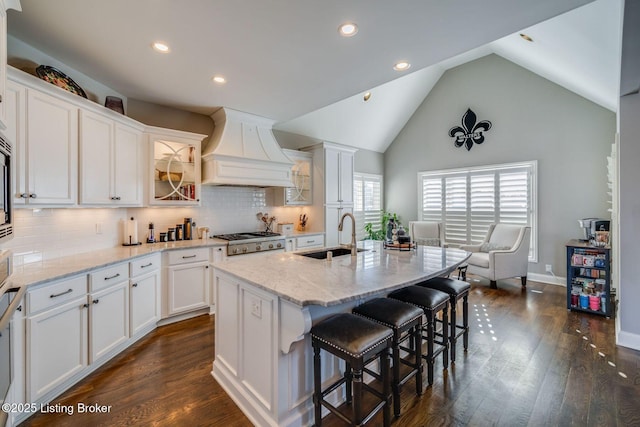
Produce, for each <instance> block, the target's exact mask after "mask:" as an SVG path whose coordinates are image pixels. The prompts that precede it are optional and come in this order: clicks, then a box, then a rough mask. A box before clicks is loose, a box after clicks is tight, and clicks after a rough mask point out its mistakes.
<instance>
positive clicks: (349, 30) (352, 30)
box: [338, 22, 358, 37]
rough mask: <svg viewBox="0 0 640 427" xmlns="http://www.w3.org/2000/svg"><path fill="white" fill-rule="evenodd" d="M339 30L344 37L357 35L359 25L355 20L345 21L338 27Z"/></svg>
mask: <svg viewBox="0 0 640 427" xmlns="http://www.w3.org/2000/svg"><path fill="white" fill-rule="evenodd" d="M338 32H339V33H340V35H341V36H343V37H351V36H355V35H356V33H357V32H358V26H357V25H356V24H354V23H353V22H345V23H344V24H342V25H340V26H339V27H338Z"/></svg>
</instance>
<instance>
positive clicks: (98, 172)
mask: <svg viewBox="0 0 640 427" xmlns="http://www.w3.org/2000/svg"><path fill="white" fill-rule="evenodd" d="M142 129H143V126H142V125H138V126H131V125H129V124H125V123H120V122H119V121H116V120H114V119H112V118H110V117H107V116H104V115H101V114H97V113H94V112H91V111H86V110H83V111H81V112H80V204H83V205H86V204H88V205H109V206H142V204H143V187H144V185H143V182H144V181H143V180H144V175H143V165H144V160H143V157H142Z"/></svg>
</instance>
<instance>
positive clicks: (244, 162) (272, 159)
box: [202, 108, 293, 187]
mask: <svg viewBox="0 0 640 427" xmlns="http://www.w3.org/2000/svg"><path fill="white" fill-rule="evenodd" d="M211 117H212V118H213V122H214V124H215V129H214V131H213V135H211V139H210V140H209V143H208V144H207V145H205V146H204V148H203V149H202V184H208V185H240V186H252V187H292V186H293V183H292V182H291V166H292V165H293V162H292V161H291V160H290V159H289V158H288V157H287V156H286V155H285V154H284V153H283V152H282V149H281V148H280V146H279V145H278V142H277V141H276V139H275V138H274V136H273V133H272V132H271V128H272V127H273V123H274V121H273V120H269V119H266V118H264V117H259V116H256V115H253V114H248V113H243V112H240V111H236V110H231V109H229V108H220V109H219V110H218V111H216V112H215V113H213V115H212V116H211Z"/></svg>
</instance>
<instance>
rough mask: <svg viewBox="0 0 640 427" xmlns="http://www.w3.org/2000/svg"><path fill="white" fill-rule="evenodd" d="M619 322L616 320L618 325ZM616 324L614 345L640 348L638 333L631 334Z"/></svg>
mask: <svg viewBox="0 0 640 427" xmlns="http://www.w3.org/2000/svg"><path fill="white" fill-rule="evenodd" d="M619 324H620V323H619V322H618V325H619ZM618 325H616V329H617V332H618V333H617V334H616V345H619V346H622V347H627V348H631V349H633V350H640V335H638V334H632V333H631V332H625V331H621V330H620V329H618V328H619V326H618Z"/></svg>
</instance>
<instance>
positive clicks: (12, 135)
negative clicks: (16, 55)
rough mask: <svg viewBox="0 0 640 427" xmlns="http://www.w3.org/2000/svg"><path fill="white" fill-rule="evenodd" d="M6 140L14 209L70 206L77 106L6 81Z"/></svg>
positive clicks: (75, 167)
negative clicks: (10, 153)
mask: <svg viewBox="0 0 640 427" xmlns="http://www.w3.org/2000/svg"><path fill="white" fill-rule="evenodd" d="M3 103H6V104H7V105H6V106H7V107H8V108H7V109H6V110H5V111H6V113H7V116H6V118H7V131H6V134H7V137H8V138H9V139H10V140H11V141H12V142H13V144H14V147H15V149H14V152H15V155H14V156H13V158H14V164H13V172H14V175H13V177H14V179H13V187H14V191H13V195H14V198H13V203H14V205H15V206H34V205H38V206H40V205H73V204H75V203H76V200H77V187H78V107H76V106H75V105H73V104H71V103H69V102H66V101H64V100H62V99H60V98H57V97H54V96H51V95H48V94H46V93H43V92H40V91H37V90H34V89H31V88H28V87H25V86H23V85H21V84H20V83H17V82H14V81H11V80H9V81H8V82H7V87H6V93H5V99H4V102H3Z"/></svg>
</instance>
